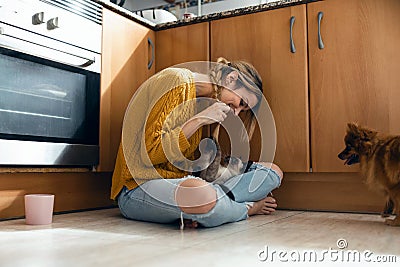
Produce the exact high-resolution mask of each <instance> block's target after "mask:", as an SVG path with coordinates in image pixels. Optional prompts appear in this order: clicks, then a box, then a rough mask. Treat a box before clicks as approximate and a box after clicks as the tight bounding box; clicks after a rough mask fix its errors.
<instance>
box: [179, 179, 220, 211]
mask: <svg viewBox="0 0 400 267" xmlns="http://www.w3.org/2000/svg"><path fill="white" fill-rule="evenodd" d="M175 200H176V203H177V204H178V206H179V208H180V209H181V210H182V211H183V212H185V213H189V214H204V213H207V212H209V211H210V210H211V209H212V208H214V206H215V204H216V202H217V192H216V191H215V189H214V188H213V187H212V186H211V185H210V184H209V183H207V182H206V181H203V180H199V179H187V180H185V181H183V182H182V183H180V184H179V185H178V187H177V189H176V192H175Z"/></svg>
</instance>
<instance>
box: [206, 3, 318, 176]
mask: <svg viewBox="0 0 400 267" xmlns="http://www.w3.org/2000/svg"><path fill="white" fill-rule="evenodd" d="M292 16H293V17H295V22H294V25H293V40H294V44H295V47H296V52H295V53H292V52H291V50H290V19H291V17H292ZM306 40H307V38H306V6H305V5H298V6H293V7H287V8H282V9H277V10H270V11H266V12H261V13H255V14H251V15H246V16H239V17H233V18H227V19H222V20H217V21H212V22H211V59H212V60H216V59H217V58H218V57H220V56H222V57H225V58H227V59H228V60H245V61H247V62H249V63H251V64H253V65H254V66H255V67H256V69H257V70H258V71H259V73H260V75H261V76H262V80H263V88H264V95H265V97H266V99H267V101H268V104H269V106H270V108H271V110H272V113H273V116H274V119H275V124H276V137H277V146H276V153H275V160H274V162H275V163H276V164H278V165H279V166H280V167H281V168H282V170H284V171H286V172H308V171H309V161H310V160H309V130H308V129H309V125H308V86H307V79H308V77H307V45H306ZM259 138H260V137H259V132H256V133H255V136H254V137H253V140H252V142H251V158H252V159H258V155H259V154H260V145H259V143H260V139H259Z"/></svg>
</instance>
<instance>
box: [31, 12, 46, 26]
mask: <svg viewBox="0 0 400 267" xmlns="http://www.w3.org/2000/svg"><path fill="white" fill-rule="evenodd" d="M42 23H44V12H39V13H36V14H34V15H33V16H32V24H33V25H39V24H42Z"/></svg>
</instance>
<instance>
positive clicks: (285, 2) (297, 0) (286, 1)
mask: <svg viewBox="0 0 400 267" xmlns="http://www.w3.org/2000/svg"><path fill="white" fill-rule="evenodd" d="M92 1H94V2H96V3H99V4H101V5H102V6H103V7H105V8H107V9H110V10H112V11H114V12H116V13H118V14H120V15H122V16H124V17H127V18H129V19H131V20H133V21H135V22H137V23H139V24H141V25H143V26H146V27H148V28H150V29H152V30H154V31H159V30H165V29H168V28H175V27H179V26H185V25H190V24H195V23H200V22H206V21H211V20H216V19H222V18H228V17H234V16H240V15H245V14H251V13H256V12H260V11H266V10H271V9H277V8H282V7H287V6H294V5H300V4H306V3H310V2H316V1H321V0H280V1H276V2H270V3H266V4H261V5H256V6H249V7H245V8H238V9H234V10H229V11H224V12H218V13H213V14H208V15H204V16H199V17H194V18H190V19H186V20H178V21H174V22H167V23H161V24H155V23H153V22H151V21H148V20H146V19H144V18H142V17H141V16H139V15H137V14H135V13H133V12H131V11H129V10H127V9H124V8H122V7H120V6H118V5H115V4H113V3H111V2H110V1H107V0H92Z"/></svg>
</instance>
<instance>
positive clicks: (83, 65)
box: [0, 27, 95, 68]
mask: <svg viewBox="0 0 400 267" xmlns="http://www.w3.org/2000/svg"><path fill="white" fill-rule="evenodd" d="M0 35H3V36H7V37H11V38H14V39H18V40H21V41H24V42H27V43H31V44H34V45H38V46H41V47H44V48H48V49H51V50H54V51H57V52H61V53H64V54H67V55H70V56H74V57H77V58H81V59H84V60H86V62H85V63H83V64H80V65H76V64H71V63H67V62H63V61H59V60H55V59H52V58H49V57H45V56H42V55H37V54H34V53H31V52H28V51H24V50H21V49H16V48H14V47H10V46H7V45H3V44H0V47H3V48H7V49H11V50H15V51H17V52H20V53H24V54H28V55H31V56H35V57H39V58H44V59H47V60H50V61H55V62H58V63H61V64H64V65H69V66H72V67H77V68H86V67H88V66H90V65H92V64H93V63H94V62H95V58H93V59H89V58H86V57H82V56H78V55H76V54H72V53H68V52H65V51H62V50H58V49H56V48H53V47H49V46H45V45H41V44H38V43H35V42H32V41H28V40H25V39H22V38H19V37H17V36H13V35H10V34H7V33H5V31H4V28H3V27H0Z"/></svg>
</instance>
